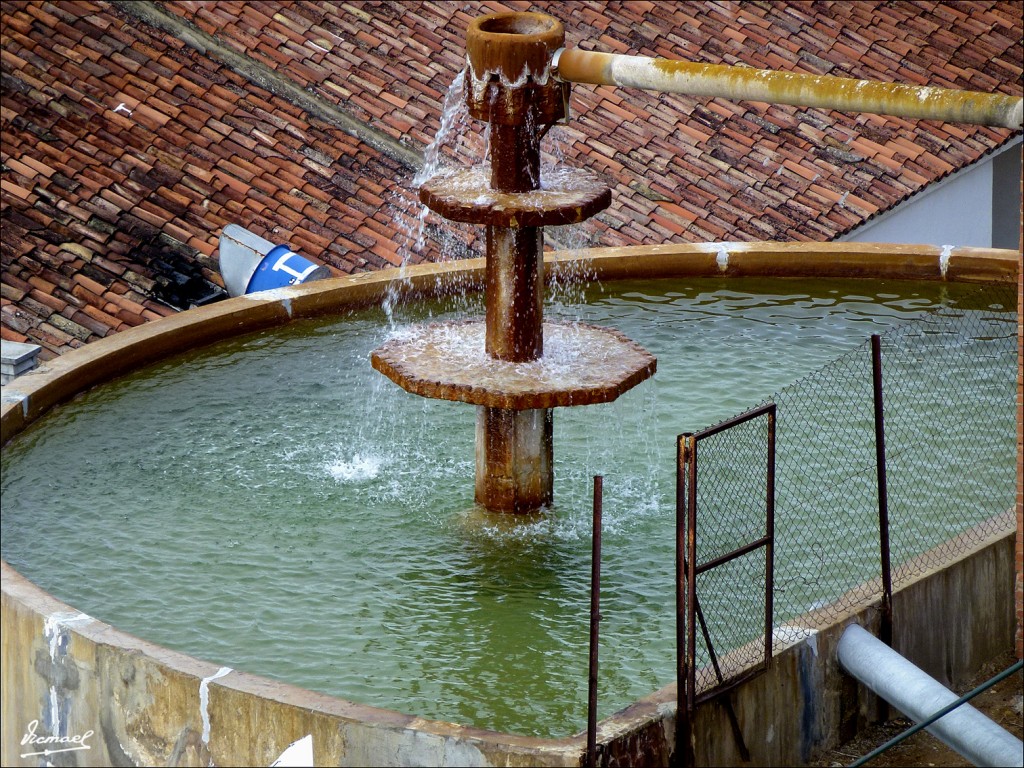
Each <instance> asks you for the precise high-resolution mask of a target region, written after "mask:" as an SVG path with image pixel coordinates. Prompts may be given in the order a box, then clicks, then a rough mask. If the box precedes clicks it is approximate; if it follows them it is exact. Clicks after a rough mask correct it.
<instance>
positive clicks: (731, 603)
mask: <svg viewBox="0 0 1024 768" xmlns="http://www.w3.org/2000/svg"><path fill="white" fill-rule="evenodd" d="M1015 310H1016V291H1015V286H1013V285H988V286H985V287H983V288H980V289H979V290H978V291H977V292H975V293H973V294H971V295H969V296H966V297H962V298H960V299H958V300H957V302H956V304H955V305H954V306H945V307H941V308H939V309H937V310H935V311H934V312H932V313H929V314H928V315H927V316H925V317H924V318H923V319H918V320H915V321H912V322H910V323H907V324H905V325H902V326H899V327H897V328H895V329H892V330H890V331H888V332H887V333H885V334H882V335H881V337H880V345H881V357H882V380H883V389H884V393H885V397H884V401H885V404H884V412H885V417H884V418H885V457H886V463H887V496H888V509H889V519H888V526H889V532H890V539H891V561H892V563H893V573H892V574H891V575H892V580H893V582H894V583H895V584H897V585H898V583H899V582H900V581H901V580H906V579H907V578H910V577H913V576H914V575H916V574H919V573H921V572H923V571H925V570H928V569H931V568H934V567H937V566H941V565H943V564H944V563H946V562H949V561H950V560H951V559H952V558H954V557H955V556H957V554H958V553H959V552H962V551H963V547H964V546H970V545H972V544H977V543H979V542H981V541H982V540H984V539H985V538H986V537H988V536H989V535H991V534H992V533H994V532H996V531H1001V530H1009V529H1010V528H1012V526H1013V520H1014V518H1013V513H1012V508H1013V503H1014V498H1015V487H1016V486H1015V484H1016V443H1015V435H1016V422H1015V402H1016V389H1015V388H1016V374H1017V352H1018V350H1017V346H1018V344H1017V312H1016V311H1015ZM872 384H873V382H872V367H871V343H870V341H869V340H866V341H865V342H864V344H862V345H861V346H860V347H858V348H857V349H854V350H852V351H851V352H850V353H848V354H846V355H843V356H842V357H840V358H838V359H836V360H834V361H833V362H831V363H830V364H829V365H827V366H825V367H824V368H822V369H821V370H819V371H817V372H816V373H814V374H812V375H810V376H807V377H805V378H803V379H800V380H799V381H797V382H795V383H794V384H793V385H791V386H790V387H787V388H786V389H784V390H782V391H781V392H779V393H777V394H776V395H774V396H773V397H772V398H771V399H770V401H769V402H770V403H772V404H774V405H776V406H777V409H778V410H777V415H778V418H777V444H778V456H777V459H776V463H775V528H776V535H775V547H774V556H775V568H774V581H775V587H774V596H773V602H774V622H773V624H774V625H775V626H779V625H781V624H786V623H787V622H789V621H791V620H793V619H794V618H796V617H799V616H801V615H803V614H806V613H808V612H810V611H818V612H819V615H820V616H821V617H822V618H826V619H828V618H832V619H835V618H838V617H839V616H840V615H842V614H843V613H845V612H846V611H847V610H848V609H849V608H850V607H852V606H853V605H854V604H855V603H857V602H859V601H862V600H863V599H865V597H868V598H870V597H872V596H875V597H877V596H878V595H879V594H880V593H881V573H880V569H881V565H880V562H881V559H882V558H881V554H880V549H881V545H880V542H879V489H878V458H879V457H878V456H877V455H876V452H875V449H876V445H875V421H874V420H875V413H874V399H873V398H874V393H873V386H872ZM748 428H753V427H744V428H743V429H729V430H727V431H724V432H722V433H721V434H718V435H717V436H716V439H715V441H710V440H708V441H704V444H703V445H702V446H701V457H700V462H699V466H700V469H699V470H698V475H699V477H698V482H699V485H700V508H699V510H700V518H699V530H700V537H699V542H700V547H701V548H702V549H701V550H700V551H699V558H710V557H715V556H716V553H717V552H721V551H726V550H728V549H729V548H730V547H732V546H734V545H735V542H736V540H737V539H738V538H740V537H742V536H744V535H745V534H746V532H747V531H748V529H749V526H750V525H751V523H749V522H748V521H747V518H746V517H745V515H746V514H747V512H746V511H745V510H746V506H745V504H746V503H748V502H749V501H750V499H752V498H754V496H753V494H752V492H751V490H750V488H749V487H746V486H744V483H746V485H747V486H749V485H751V484H752V482H753V481H752V480H751V479H750V478H749V476H748V475H747V474H746V473H748V472H751V471H753V470H752V469H743V468H742V466H741V465H749V467H751V468H760V467H763V461H762V460H761V459H760V458H759V457H758V456H757V455H756V451H753V449H752V448H751V447H750V445H751V444H752V441H751V440H750V438H749V437H748V436H747V435H746V434H745V432H744V430H746V429H748ZM712 465H716V466H715V467H714V468H713V467H712ZM745 478H746V479H745ZM725 521H729V522H728V523H726V522H725ZM747 576H750V577H753V576H754V574H746V575H742V576H741V575H736V576H735V577H734V580H735V581H736V582H740V581H742V579H743V578H746V577H747ZM703 578H704V579H705V581H707V582H708V584H709V586H708V590H709V592H708V594H709V595H710V594H711V593H712V592H715V593H717V592H719V591H720V590H723V589H725V585H724V584H720V583H716V584H714V585H713V586H711V582H710V579H712V578H715V579H719V578H725V572H723V573H721V574H717V575H716V576H714V577H710V576H704V577H703ZM704 588H705V587H704V585H703V584H702V585H701V589H702V590H704ZM730 588H731V587H730ZM740 591H742V592H744V593H745V596H739V595H740V592H739V591H738V592H736V593H735V594H736V595H737V597H736V598H724V597H723V598H721V600H722V602H721V603H720V604H716V605H715V607H714V610H715V612H716V613H717V612H722V615H721V616H716V617H712V608H711V607H710V606H705V613H706V615H707V618H708V623H709V626H711V627H712V636H713V637H714V633H715V632H722V633H724V634H729V633H731V634H732V636H733V639H732V640H731V641H730V642H729V643H728V644H727V645H721V647H722V648H726V647H741V646H742V645H743V644H744V643H746V642H749V636H750V635H751V633H752V629H750V628H747V629H746V630H744V629H741V628H740V626H738V625H737V624H736V622H734V621H733V620H732V613H733V611H734V610H735V607H736V606H737V605H738V604H739V603H738V601H740V600H742V599H746V598H747V597H749V595H750V593H751V592H752V591H753V590H751V589H750V588H749V587H745V588H743V589H742V590H740ZM711 599H712V598H711V597H708V598H707V600H708V601H709V602H710V601H711Z"/></svg>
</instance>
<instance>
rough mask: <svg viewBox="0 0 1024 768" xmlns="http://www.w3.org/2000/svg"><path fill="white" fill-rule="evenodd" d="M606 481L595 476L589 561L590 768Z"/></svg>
mask: <svg viewBox="0 0 1024 768" xmlns="http://www.w3.org/2000/svg"><path fill="white" fill-rule="evenodd" d="M603 491H604V478H603V477H601V475H594V533H593V549H592V553H591V560H590V673H589V678H588V685H587V768H594V767H595V766H596V765H597V651H598V637H599V633H598V627H599V625H600V623H601V515H602V507H603V504H604V501H603Z"/></svg>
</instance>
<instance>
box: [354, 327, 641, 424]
mask: <svg viewBox="0 0 1024 768" xmlns="http://www.w3.org/2000/svg"><path fill="white" fill-rule="evenodd" d="M543 331H544V354H543V356H542V357H541V358H540V359H538V360H533V361H530V362H525V363H513V362H505V361H502V360H495V359H494V358H491V357H489V356H488V355H487V353H486V352H485V351H484V333H485V327H484V321H483V320H465V321H461V322H453V323H433V324H429V325H420V326H414V327H412V328H409V329H406V330H403V331H401V332H399V333H398V334H396V335H395V336H393V337H392V338H391V339H389V340H388V341H386V342H385V343H384V344H383V345H381V346H380V347H379V348H378V349H376V350H374V351H373V352H372V353H371V355H370V360H371V363H372V364H373V367H374V368H376V369H377V370H378V371H380V372H381V373H383V374H384V375H385V376H387V377H388V378H389V379H391V380H392V381H394V382H395V383H396V384H398V385H399V386H400V387H402V388H403V389H405V390H406V391H408V392H412V393H413V394H416V395H420V396H422V397H429V398H434V399H439V400H457V401H460V402H464V403H471V404H473V405H482V406H486V407H488V408H502V409H505V410H511V411H523V410H529V409H536V408H555V407H560V406H573V405H592V404H594V403H607V402H610V401H612V400H614V399H615V398H617V397H618V396H619V395H621V394H622V393H623V392H626V391H628V390H630V389H632V388H633V387H635V386H636V385H637V384H639V383H640V382H642V381H644V380H645V379H648V378H650V377H651V376H653V375H654V372H655V369H656V368H657V363H658V361H657V359H656V358H655V357H654V356H653V355H651V354H650V353H649V352H648V351H647V350H645V349H644V348H643V347H641V346H640V345H638V344H636V343H634V342H633V341H631V340H630V339H628V338H626V337H625V336H624V335H622V334H621V333H619V332H618V331H615V330H612V329H610V328H599V327H597V326H594V325H587V324H584V323H561V322H546V323H544V326H543Z"/></svg>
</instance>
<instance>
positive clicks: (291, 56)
mask: <svg viewBox="0 0 1024 768" xmlns="http://www.w3.org/2000/svg"><path fill="white" fill-rule="evenodd" d="M527 7H536V8H538V9H540V10H544V11H546V12H549V13H552V14H554V15H556V16H559V17H560V18H562V19H563V21H565V22H566V30H567V35H568V37H569V39H568V44H570V45H581V46H583V47H586V48H594V49H599V50H613V51H622V52H628V53H638V52H646V53H651V54H656V55H663V56H677V57H683V58H688V59H691V60H696V61H709V62H720V61H724V62H727V63H732V62H742V63H744V64H745V65H748V66H755V67H777V68H781V69H788V70H792V71H813V72H832V73H847V74H850V75H852V76H856V77H872V78H878V79H885V80H893V81H902V82H922V83H931V84H934V83H949V84H951V85H954V86H956V87H972V88H977V89H998V90H1002V91H1004V92H1011V93H1019V92H1020V85H1019V81H1020V76H1021V43H1020V40H1021V36H1022V35H1021V27H1022V25H1021V22H1020V19H1019V13H1018V10H1019V9H1018V8H1015V7H1013V4H1012V3H1006V2H1003V3H1000V2H995V3H992V2H987V3H984V4H977V5H955V6H948V5H943V4H941V3H934V2H924V3H918V4H913V5H910V4H899V5H892V4H883V3H879V2H863V3H858V4H854V5H850V6H845V5H844V6H842V7H840V6H838V5H837V6H835V7H833V6H831V5H823V4H815V5H808V4H802V3H775V4H763V5H762V4H742V5H735V6H732V5H731V6H729V7H728V9H726V8H725V7H724V6H720V5H717V4H713V3H700V4H697V3H693V4H667V3H640V2H634V3H627V4H617V5H616V6H614V10H611V9H610V6H608V5H606V4H604V3H600V2H558V3H554V2H551V3H544V2H542V3H536V4H532V5H531V4H529V3H525V2H518V3H500V2H488V3H481V4H476V5H475V6H473V7H472V8H469V9H465V10H464V9H462V8H461V7H459V6H457V5H454V4H450V3H441V2H424V3H417V4H402V5H396V4H362V3H359V4H356V3H343V4H307V3H301V4H292V3H283V2H273V1H271V0H267V2H263V3H260V4H254V3H246V2H192V1H189V2H178V3H173V4H166V5H165V8H166V9H167V10H169V11H170V12H172V13H174V14H177V15H178V16H180V17H182V18H185V19H187V20H189V21H191V22H192V23H193V24H195V25H197V26H198V27H199V28H201V29H206V30H208V31H209V32H210V33H211V34H213V35H215V36H216V37H217V39H219V40H221V41H223V42H224V43H226V44H227V45H228V46H229V47H230V48H231V49H232V50H234V51H237V52H239V53H241V54H243V55H245V56H247V57H248V58H249V59H251V61H252V62H253V67H256V68H258V67H259V66H263V67H267V68H269V69H270V70H273V71H274V72H275V73H276V75H277V76H279V77H282V78H285V79H286V80H288V81H290V82H292V83H294V84H295V85H296V86H298V87H299V88H301V89H302V90H303V91H305V92H306V93H310V94H314V95H315V96H316V98H318V99H320V100H322V102H323V103H325V104H328V105H332V106H333V107H335V108H337V109H340V110H344V111H347V112H348V113H349V114H350V115H352V116H353V117H355V118H356V119H357V120H363V121H368V122H370V123H371V124H372V125H373V127H374V128H376V129H378V130H382V131H384V132H385V133H387V134H388V135H389V136H390V137H391V138H392V139H393V140H395V141H401V142H404V143H405V144H406V145H409V146H413V147H422V146H423V144H424V143H425V142H426V141H428V140H429V139H430V138H431V137H432V135H433V133H434V132H435V131H436V127H437V124H438V120H439V111H440V106H441V103H442V102H443V99H444V95H445V93H446V92H447V90H448V85H449V83H450V82H451V80H452V78H453V77H454V75H455V73H456V72H457V71H458V69H459V68H460V67H461V66H462V65H463V62H464V30H465V26H466V25H467V24H468V23H469V21H470V20H471V19H472V18H474V17H475V16H477V15H479V14H480V13H485V12H489V11H499V10H508V9H512V8H520V9H525V8H527ZM840 11H841V12H840ZM3 16H4V18H3V21H4V35H5V44H4V47H3V51H2V65H3V69H4V75H5V89H7V85H8V83H10V84H11V86H12V87H11V88H10V89H8V90H9V91H10V93H7V92H5V98H4V102H3V104H2V105H0V120H2V127H3V140H4V141H3V155H2V160H3V168H2V176H0V204H2V211H3V216H4V224H5V226H4V237H3V241H2V244H3V253H4V302H5V303H4V306H3V318H4V322H3V333H4V335H5V338H7V337H10V336H11V335H13V336H16V337H17V336H21V337H25V338H32V339H36V340H38V342H39V343H43V344H44V346H46V347H47V350H46V352H47V354H48V355H52V354H55V353H56V352H57V351H59V350H60V349H61V348H62V347H63V346H75V345H78V344H80V343H81V342H82V341H84V340H87V339H90V338H95V337H97V336H101V335H104V334H106V333H108V332H110V331H113V330H116V329H117V328H120V327H124V326H125V325H131V324H137V323H138V322H142V321H143V320H144V319H146V318H153V317H157V316H161V315H165V314H167V313H170V312H173V311H175V310H174V309H173V308H172V306H170V305H169V303H168V302H170V303H171V304H174V302H178V304H174V306H181V305H182V304H181V302H186V303H187V301H188V299H187V298H185V297H183V296H180V295H174V296H172V295H171V294H170V293H168V292H167V291H168V289H167V285H169V284H170V283H172V282H175V280H177V279H178V278H181V279H182V280H188V279H194V280H197V281H198V282H197V283H195V284H196V285H206V286H207V289H208V290H209V291H210V292H211V295H212V294H213V293H215V291H216V289H217V288H218V286H217V285H216V282H217V281H218V280H219V278H218V277H217V276H216V274H215V271H214V270H212V269H211V267H213V266H214V262H213V261H212V259H213V257H214V256H215V255H216V242H217V236H218V234H219V230H220V229H221V228H222V227H223V226H224V224H225V223H227V222H231V221H236V222H239V223H242V224H243V226H249V227H252V228H254V229H255V230H256V231H257V234H261V235H264V236H266V237H268V238H269V239H272V240H287V239H289V238H291V239H292V240H293V241H294V242H295V243H296V244H300V245H301V247H303V248H308V249H310V250H314V249H315V250H318V251H320V253H319V254H307V255H311V256H314V257H316V258H323V259H325V260H326V261H327V262H328V263H330V264H331V265H332V266H334V267H335V268H337V269H339V270H341V271H351V270H353V269H362V268H376V267H380V266H385V265H387V264H396V263H400V262H401V260H402V259H403V258H411V259H413V260H417V259H423V258H434V257H435V255H434V254H435V252H434V251H432V250H428V251H427V252H425V253H409V252H407V251H406V252H402V253H399V251H400V249H402V248H406V247H407V246H402V245H397V244H396V243H395V240H396V239H400V238H395V237H394V222H396V221H402V220H405V219H415V213H412V214H411V215H410V214H409V212H408V211H415V210H417V207H416V204H415V202H414V198H415V194H414V192H412V191H411V190H409V189H408V188H407V185H408V178H409V170H408V168H407V167H406V166H403V165H402V163H400V162H399V161H396V160H394V159H392V158H391V157H388V156H385V155H382V154H381V153H380V152H379V151H377V150H374V149H372V148H371V147H370V146H369V145H367V144H365V143H361V142H360V141H359V140H358V139H355V138H353V137H352V136H350V135H348V134H346V133H344V132H342V131H340V130H339V129H338V128H336V127H335V126H334V125H329V124H327V123H324V122H322V121H320V120H319V119H316V118H312V117H310V115H308V114H307V113H305V112H304V111H303V109H302V108H300V107H299V106H297V104H295V103H290V102H289V101H287V100H285V99H282V98H281V97H279V96H275V95H272V94H271V93H269V92H268V91H266V90H265V89H264V87H263V85H262V84H261V82H259V81H257V80H256V79H251V80H250V79H247V78H246V77H243V76H242V75H241V74H239V73H236V72H234V71H232V70H231V69H230V67H228V66H227V65H225V63H224V62H222V61H220V60H216V59H214V58H212V57H211V56H210V55H207V54H200V53H199V52H197V51H196V50H194V49H192V48H190V47H189V46H187V45H185V44H184V43H183V42H182V41H181V40H177V39H175V38H174V36H173V35H169V34H167V33H165V32H162V31H155V30H153V29H152V28H150V27H149V26H148V25H146V24H144V23H142V22H140V21H139V20H138V19H134V18H129V17H126V16H124V15H123V14H122V13H121V12H120V11H118V10H116V9H114V8H113V7H112V6H110V5H109V4H108V3H103V2H100V3H75V4H70V3H68V4H56V3H53V4H51V3H42V2H28V3H19V4H8V5H5V6H4V9H3ZM951 28H955V29H956V32H955V34H951V33H950V32H949V31H947V30H949V29H951ZM572 107H573V113H574V114H573V118H572V121H571V123H570V124H569V125H568V126H566V127H565V128H561V129H557V130H558V131H559V132H560V133H561V136H562V139H561V144H562V146H563V148H564V149H563V151H564V156H565V161H566V162H568V163H570V164H575V165H586V166H588V167H591V168H594V169H598V170H601V171H604V172H606V173H607V174H609V175H610V176H611V177H612V182H613V184H614V202H613V206H612V208H611V209H610V210H609V211H607V212H606V213H603V214H601V215H600V216H599V217H597V218H596V220H594V221H593V222H591V223H590V224H589V228H590V229H591V234H590V235H589V237H590V238H591V239H592V240H593V241H595V242H600V243H603V244H608V245H629V244H636V243H651V242H659V241H662V240H664V239H670V240H672V239H678V240H700V239H714V238H723V239H730V240H742V239H752V238H766V237H769V238H788V239H797V240H800V239H828V238H832V237H835V236H837V235H839V234H841V233H842V232H843V231H845V230H846V229H849V228H850V227H852V226H855V225H856V224H858V223H860V222H861V221H862V220H863V219H864V217H865V216H867V215H870V213H871V212H873V211H877V210H883V209H885V208H886V207H890V206H892V205H894V204H895V203H896V202H898V201H899V200H900V199H902V198H904V197H906V196H908V195H911V194H913V193H915V192H916V191H918V190H919V189H921V188H922V187H923V186H924V185H925V184H927V183H930V182H931V181H933V180H935V179H937V178H940V177H941V176H942V175H944V174H946V173H948V172H949V171H950V170H952V169H954V168H957V167H961V166H963V165H966V164H969V163H971V162H974V161H975V160H977V159H978V158H979V157H981V156H983V155H984V154H985V153H986V152H988V151H990V150H991V149H992V148H993V147H995V146H997V145H998V144H999V143H1001V142H1003V141H1005V140H1006V139H1007V138H1008V137H1009V134H1008V132H1006V131H1000V130H997V129H979V128H975V127H973V126H954V125H943V124H936V123H929V122H927V121H912V120H900V119H882V118H875V117H873V116H869V115H861V116H844V115H837V114H834V113H828V112H823V111H820V110H800V109H795V108H787V107H769V106H766V105H750V104H742V103H741V104H734V103H731V102H727V101H722V100H717V99H715V100H708V99H693V98H684V97H679V96H658V95H656V94H649V93H646V92H627V91H618V90H616V89H609V88H590V87H586V86H577V87H575V88H574V89H573V103H572ZM473 128H474V130H479V128H480V126H473ZM403 185H406V186H403ZM649 198H654V199H649ZM658 198H661V199H658ZM392 206H398V207H397V208H394V209H392ZM406 208H408V211H407V210H406ZM432 226H437V225H436V224H432ZM446 231H448V232H449V233H450V234H451V236H452V237H453V238H456V239H457V240H460V241H462V242H464V243H465V245H466V247H473V245H474V243H476V242H477V241H478V240H479V237H480V235H479V233H477V232H475V231H473V230H472V228H461V229H459V228H455V227H446ZM55 238H56V239H60V240H61V241H62V242H71V243H73V244H75V243H77V244H78V245H80V246H83V247H85V248H86V252H87V255H88V256H89V258H88V259H85V258H84V257H80V256H78V255H76V254H75V253H74V252H72V251H68V250H56V249H57V246H58V243H57V242H55ZM161 270H170V272H162V271H161ZM186 272H187V273H188V275H187V276H186V274H185V273H186ZM78 274H82V275H84V276H86V277H88V279H90V280H93V281H94V282H95V283H97V284H98V285H100V286H103V287H104V290H103V291H100V292H98V293H97V292H96V291H95V290H91V291H90V294H89V296H88V297H87V298H89V299H90V301H88V302H85V303H84V304H83V303H82V302H81V300H80V299H79V298H78V297H76V296H73V295H72V293H71V291H72V290H73V288H74V287H77V288H78V289H79V290H80V291H85V290H88V289H87V288H86V287H85V285H84V284H83V283H72V282H71V281H70V280H69V275H70V276H72V277H73V276H77V275H78ZM32 281H36V283H38V284H36V283H33V282H32ZM211 281H212V282H211ZM25 286H28V287H29V291H26V290H25ZM204 290H206V289H204ZM40 296H46V297H48V298H49V301H42V300H40ZM120 296H131V297H133V298H131V299H130V300H129V301H131V302H134V303H133V305H132V306H125V305H124V304H123V303H118V301H116V300H115V299H114V298H113V297H120ZM15 297H17V298H15ZM94 297H95V298H94ZM196 298H197V299H201V298H202V297H196ZM14 302H23V303H24V306H19V305H16V304H15V303H14ZM90 308H91V310H93V311H89V310H90ZM48 312H49V313H56V314H55V315H54V316H53V317H48V316H47V313H48ZM62 313H63V314H62Z"/></svg>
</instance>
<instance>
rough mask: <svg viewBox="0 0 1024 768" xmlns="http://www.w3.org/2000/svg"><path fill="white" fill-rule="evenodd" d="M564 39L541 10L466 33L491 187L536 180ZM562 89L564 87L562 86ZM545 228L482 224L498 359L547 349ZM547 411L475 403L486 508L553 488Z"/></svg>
mask: <svg viewBox="0 0 1024 768" xmlns="http://www.w3.org/2000/svg"><path fill="white" fill-rule="evenodd" d="M564 42H565V31H564V29H563V27H562V24H561V23H560V22H559V21H558V20H557V19H554V18H553V17H551V16H546V15H544V14H539V13H503V14H492V15H490V16H482V17H479V18H477V19H474V20H473V21H472V22H471V23H470V25H469V29H468V31H467V34H466V52H467V54H468V57H469V65H470V70H471V71H470V75H471V77H470V81H471V84H470V88H469V91H468V94H467V101H468V104H469V112H470V114H471V115H472V116H473V117H475V118H477V119H478V120H485V121H487V122H488V123H489V125H490V142H491V146H490V155H491V188H492V189H493V190H495V191H496V192H509V193H523V192H530V191H533V190H536V189H539V188H540V129H541V128H542V127H543V126H544V125H550V124H551V123H553V122H555V121H556V120H558V119H560V118H561V117H562V114H563V86H562V85H561V84H559V83H556V82H555V81H554V80H553V79H552V78H549V77H548V71H549V67H550V62H551V57H552V55H553V54H554V52H555V51H556V50H558V48H559V47H561V46H562V45H563V43H564ZM566 87H567V86H566ZM543 245H544V234H543V228H541V227H531V226H520V227H516V226H511V227H509V226H500V225H496V224H488V225H487V266H486V293H487V316H486V331H485V333H486V350H487V354H488V355H490V356H491V357H493V358H495V359H498V360H505V361H508V362H529V361H531V360H537V359H539V358H541V357H542V356H543V354H544V333H543V323H544V317H543V302H544V293H543V292H544V280H543ZM552 421H553V419H552V413H551V409H541V410H527V411H510V410H505V409H499V408H490V407H486V406H481V407H480V408H479V411H478V415H477V457H476V462H477V472H476V500H477V502H478V503H480V504H483V505H484V506H485V507H487V508H488V509H491V510H502V511H511V512H528V511H533V510H535V509H538V508H540V507H542V506H544V505H546V504H549V503H550V502H551V499H552V494H553V460H552Z"/></svg>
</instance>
